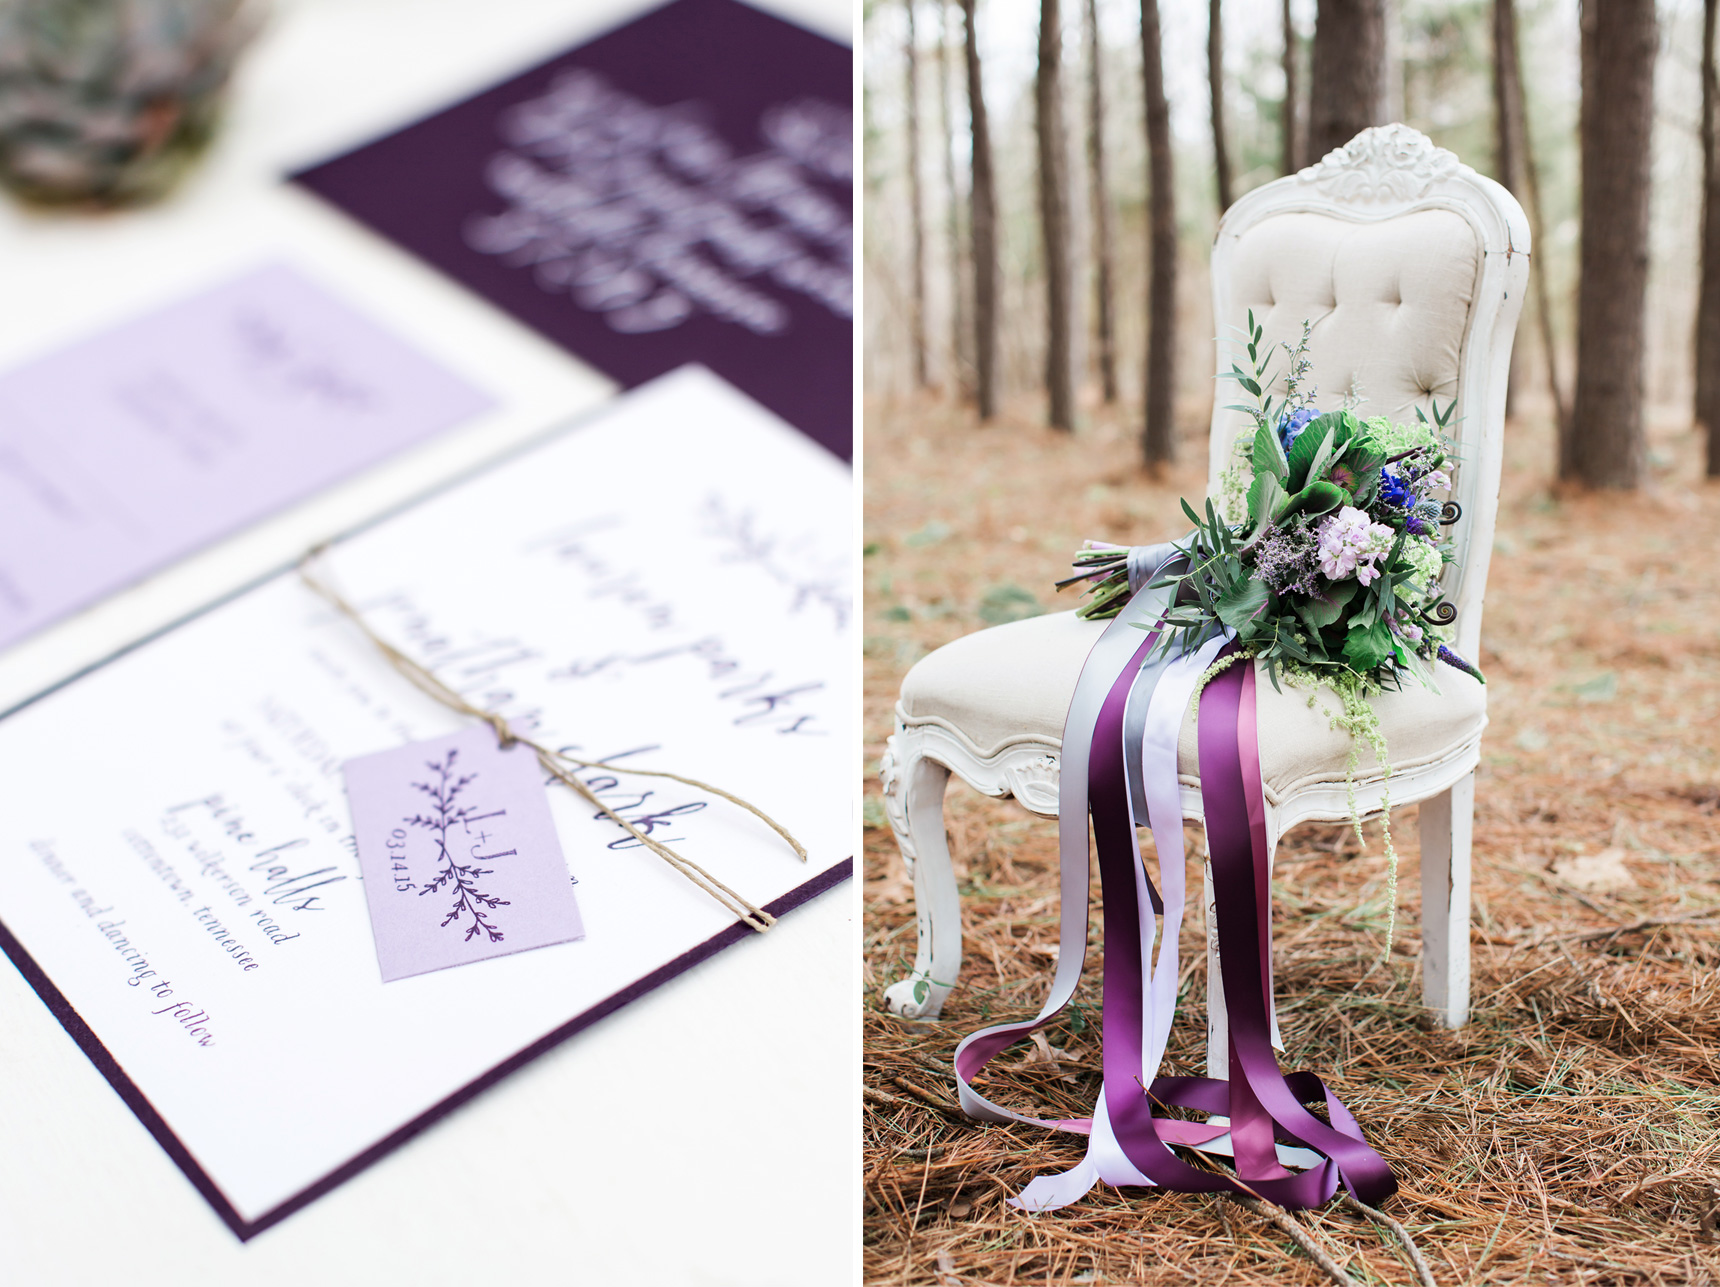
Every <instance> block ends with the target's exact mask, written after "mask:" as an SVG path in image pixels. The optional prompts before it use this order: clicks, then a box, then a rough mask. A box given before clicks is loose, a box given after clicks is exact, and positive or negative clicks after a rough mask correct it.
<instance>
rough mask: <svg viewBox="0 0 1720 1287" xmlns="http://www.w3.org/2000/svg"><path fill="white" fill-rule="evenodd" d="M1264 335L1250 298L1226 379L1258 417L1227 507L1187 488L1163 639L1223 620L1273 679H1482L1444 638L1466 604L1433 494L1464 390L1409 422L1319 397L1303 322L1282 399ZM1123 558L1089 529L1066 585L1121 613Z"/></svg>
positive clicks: (1190, 635) (1448, 506)
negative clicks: (1245, 364) (1328, 406)
mask: <svg viewBox="0 0 1720 1287" xmlns="http://www.w3.org/2000/svg"><path fill="white" fill-rule="evenodd" d="M1261 339H1262V329H1261V328H1260V327H1259V326H1257V325H1256V324H1255V321H1254V314H1253V313H1252V312H1250V313H1249V315H1248V337H1247V345H1246V348H1247V352H1248V358H1249V365H1250V367H1251V370H1249V371H1244V370H1243V369H1242V368H1241V367H1240V366H1236V365H1234V364H1233V365H1232V367H1231V370H1230V371H1229V372H1228V378H1231V379H1234V380H1235V381H1236V382H1237V383H1238V384H1239V385H1241V387H1242V388H1243V389H1244V390H1246V391H1247V392H1248V393H1249V394H1251V395H1252V396H1253V399H1254V402H1253V404H1252V405H1247V406H1238V407H1235V408H1234V409H1235V410H1239V411H1244V412H1247V413H1248V414H1249V415H1251V416H1252V417H1253V418H1254V421H1255V431H1254V434H1253V435H1252V437H1248V436H1244V437H1243V438H1242V439H1241V440H1240V441H1239V443H1238V446H1237V453H1236V455H1237V458H1236V460H1235V462H1234V463H1233V465H1232V468H1231V470H1230V471H1229V472H1228V473H1227V474H1226V476H1225V488H1224V490H1225V497H1224V498H1223V499H1224V501H1225V506H1224V508H1225V510H1226V512H1225V513H1221V512H1220V510H1219V508H1218V507H1215V506H1214V504H1213V503H1212V502H1211V501H1210V500H1209V501H1208V502H1207V504H1206V512H1205V513H1204V514H1198V513H1196V512H1195V511H1194V509H1193V508H1192V507H1190V505H1189V504H1188V502H1187V501H1184V502H1183V510H1184V512H1185V513H1187V515H1188V517H1189V519H1190V520H1191V521H1192V522H1193V523H1194V530H1193V531H1192V532H1190V533H1189V535H1188V536H1187V537H1186V538H1185V539H1184V540H1183V541H1182V542H1180V543H1179V545H1178V549H1179V550H1181V552H1182V553H1183V554H1184V555H1186V564H1185V565H1184V566H1183V567H1182V570H1180V571H1177V572H1173V573H1170V574H1167V575H1166V576H1165V577H1164V578H1163V579H1162V580H1160V581H1157V582H1155V583H1154V584H1155V585H1161V586H1162V585H1175V586H1176V597H1175V600H1174V606H1173V607H1172V609H1171V611H1170V612H1169V613H1168V614H1167V615H1166V617H1165V619H1164V625H1165V626H1166V627H1168V628H1167V629H1166V630H1164V632H1163V634H1162V635H1161V638H1162V639H1163V640H1164V641H1165V643H1166V645H1167V646H1168V645H1169V644H1170V643H1171V642H1172V641H1179V642H1180V643H1181V644H1183V645H1189V646H1192V645H1193V644H1194V643H1195V642H1197V639H1198V637H1199V636H1201V635H1203V634H1205V633H1206V632H1208V631H1209V630H1210V629H1211V628H1212V627H1213V625H1214V623H1219V624H1222V625H1223V626H1226V627H1228V628H1229V629H1230V630H1232V631H1234V632H1235V635H1236V639H1237V642H1238V643H1239V644H1240V645H1241V647H1242V649H1243V650H1244V651H1245V652H1247V653H1248V654H1250V655H1252V656H1254V657H1257V658H1258V659H1259V660H1260V661H1261V663H1262V665H1263V666H1264V667H1265V668H1266V670H1267V672H1268V674H1269V675H1270V676H1271V678H1272V682H1273V683H1274V684H1275V685H1276V684H1277V682H1278V678H1279V674H1280V672H1281V671H1285V670H1288V671H1291V672H1299V673H1301V674H1303V675H1307V676H1309V677H1311V678H1315V679H1324V680H1328V681H1336V684H1337V685H1338V686H1341V687H1345V688H1348V687H1353V686H1356V685H1365V686H1370V687H1374V686H1386V685H1389V686H1398V685H1399V684H1401V682H1402V679H1403V677H1404V676H1405V675H1414V676H1416V677H1417V678H1419V679H1421V680H1423V681H1424V682H1426V683H1428V684H1430V685H1431V684H1433V671H1432V662H1433V660H1434V659H1435V658H1438V659H1439V660H1441V661H1443V662H1445V663H1446V664H1447V665H1450V666H1453V667H1455V668H1457V669H1458V670H1461V671H1464V672H1466V673H1467V674H1470V675H1474V676H1475V678H1477V679H1480V678H1481V674H1480V672H1479V671H1477V670H1476V669H1475V668H1474V667H1473V666H1471V665H1470V664H1469V663H1468V662H1466V661H1464V660H1463V659H1462V658H1461V657H1459V656H1458V655H1457V654H1456V653H1454V652H1453V651H1452V650H1451V648H1450V647H1449V646H1448V640H1447V636H1446V634H1445V633H1444V630H1443V627H1444V626H1446V625H1449V624H1450V623H1451V622H1452V621H1453V620H1454V619H1455V618H1456V615H1457V613H1456V610H1455V609H1454V608H1453V607H1452V606H1451V605H1450V604H1449V603H1446V602H1445V601H1444V600H1443V599H1442V598H1441V597H1440V584H1439V582H1440V574H1441V572H1442V571H1443V569H1444V567H1445V564H1446V563H1448V562H1451V561H1452V554H1451V543H1450V542H1449V541H1447V540H1445V539H1444V538H1443V535H1442V533H1441V528H1442V527H1445V526H1449V525H1450V524H1452V523H1454V522H1456V521H1457V520H1458V518H1459V517H1460V512H1459V509H1458V507H1457V505H1456V504H1455V503H1453V502H1450V501H1442V500H1441V499H1439V496H1440V494H1441V493H1442V492H1444V491H1446V490H1448V489H1449V488H1450V486H1451V479H1450V476H1449V475H1448V474H1447V472H1446V469H1445V466H1446V463H1447V459H1448V455H1449V447H1448V444H1447V442H1446V440H1445V437H1444V434H1443V432H1442V431H1443V430H1444V429H1445V428H1446V427H1447V423H1448V421H1449V419H1450V416H1451V413H1452V410H1453V408H1454V407H1455V405H1456V404H1455V403H1453V404H1452V405H1451V406H1448V407H1447V408H1446V409H1445V410H1444V412H1440V411H1439V410H1438V409H1437V407H1436V408H1435V411H1434V418H1433V419H1432V420H1429V419H1428V417H1427V416H1426V415H1425V414H1423V413H1422V411H1421V410H1420V409H1419V408H1418V409H1417V411H1416V417H1417V423H1416V424H1413V425H1402V424H1394V423H1392V422H1391V421H1389V420H1386V419H1384V418H1378V417H1376V418H1373V419H1361V418H1359V417H1357V416H1356V414H1355V413H1354V412H1353V411H1351V410H1349V409H1347V408H1346V409H1344V410H1339V411H1328V412H1325V413H1324V414H1321V413H1320V412H1317V411H1316V410H1315V409H1314V408H1313V406H1312V405H1310V404H1311V403H1312V402H1313V397H1314V390H1313V387H1312V386H1311V385H1310V384H1309V383H1308V373H1309V369H1310V363H1309V360H1308V357H1307V347H1308V327H1307V325H1306V324H1304V327H1303V337H1302V341H1301V343H1300V344H1299V345H1298V346H1297V347H1295V348H1294V349H1291V350H1290V365H1289V371H1288V373H1287V376H1286V394H1285V397H1284V399H1283V400H1282V401H1281V402H1279V401H1276V400H1275V399H1274V398H1273V397H1272V395H1271V394H1270V393H1268V392H1267V390H1268V389H1269V387H1270V384H1271V381H1270V378H1269V377H1270V366H1271V361H1272V352H1271V350H1270V349H1268V350H1266V351H1265V353H1264V354H1262V352H1261ZM1286 347H1288V346H1286ZM1127 562H1128V551H1127V550H1126V549H1123V548H1119V547H1116V546H1109V545H1104V544H1100V543H1096V542H1092V541H1089V542H1087V546H1086V548H1084V549H1083V550H1082V551H1081V552H1080V553H1079V554H1077V555H1076V556H1075V568H1076V575H1075V576H1073V577H1070V578H1069V579H1068V580H1066V581H1064V582H1062V583H1061V584H1062V585H1069V584H1073V583H1076V582H1083V581H1084V582H1086V583H1087V593H1088V594H1089V596H1090V597H1089V599H1088V601H1087V603H1086V604H1085V605H1084V606H1083V607H1082V608H1081V609H1080V610H1079V614H1080V615H1081V616H1083V617H1087V618H1094V619H1097V618H1105V617H1111V616H1115V615H1116V613H1117V612H1118V610H1119V609H1120V608H1121V607H1122V606H1123V604H1124V603H1126V602H1127V601H1128V599H1129V597H1130V595H1131V593H1132V590H1131V587H1130V585H1129V578H1128V568H1127ZM1139 588H1140V587H1134V589H1139Z"/></svg>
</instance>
